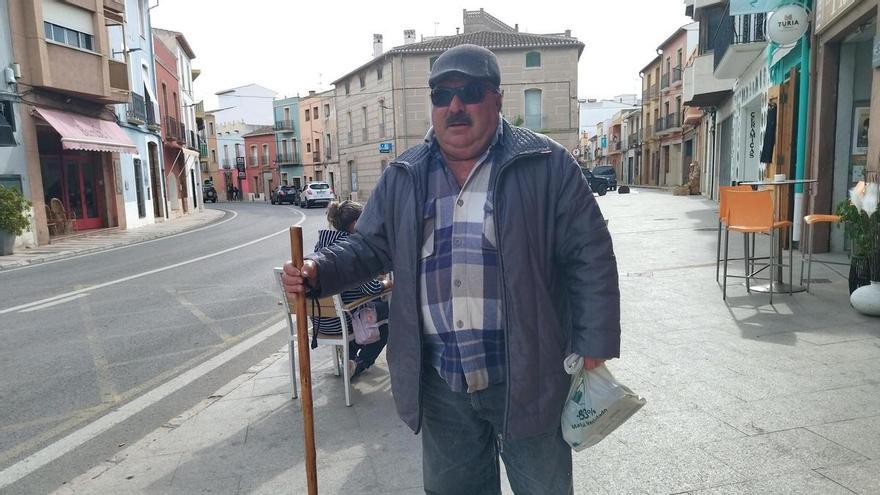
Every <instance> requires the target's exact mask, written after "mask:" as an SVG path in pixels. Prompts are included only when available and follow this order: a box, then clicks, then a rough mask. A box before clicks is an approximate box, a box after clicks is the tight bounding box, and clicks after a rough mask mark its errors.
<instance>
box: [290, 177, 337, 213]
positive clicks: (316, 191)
mask: <svg viewBox="0 0 880 495" xmlns="http://www.w3.org/2000/svg"><path fill="white" fill-rule="evenodd" d="M333 198H334V196H333V189H330V184H327V183H326V182H309V183H308V184H306V187H304V188H303V190H302V193H301V194H300V196H299V205H300V206H304V207H306V208H311V207H312V205H321V206H327V205H329V204H330V202H331V201H333Z"/></svg>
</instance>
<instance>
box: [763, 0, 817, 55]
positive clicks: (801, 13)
mask: <svg viewBox="0 0 880 495" xmlns="http://www.w3.org/2000/svg"><path fill="white" fill-rule="evenodd" d="M809 28H810V14H809V13H807V9H805V8H804V7H803V6H801V5H796V4H789V5H783V6H782V7H779V8H778V9H776V10H775V11H774V12H773V14H771V15H770V18H769V19H767V37H768V38H770V41H772V42H774V43H776V44H777V45H781V46H787V45H791V44H793V43H796V42H797V41H798V40H799V39H801V36H803V35H804V34H805V33H806V32H807V29H809Z"/></svg>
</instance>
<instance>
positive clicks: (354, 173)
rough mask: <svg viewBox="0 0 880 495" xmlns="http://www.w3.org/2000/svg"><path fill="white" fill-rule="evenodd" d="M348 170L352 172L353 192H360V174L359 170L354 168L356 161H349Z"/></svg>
mask: <svg viewBox="0 0 880 495" xmlns="http://www.w3.org/2000/svg"><path fill="white" fill-rule="evenodd" d="M348 169H349V170H350V171H351V192H357V190H358V172H357V168H355V166H354V160H349V162H348Z"/></svg>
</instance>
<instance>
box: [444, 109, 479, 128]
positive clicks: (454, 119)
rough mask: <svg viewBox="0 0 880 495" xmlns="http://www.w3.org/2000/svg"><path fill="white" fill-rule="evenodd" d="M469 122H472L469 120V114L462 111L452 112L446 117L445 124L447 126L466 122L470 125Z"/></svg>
mask: <svg viewBox="0 0 880 495" xmlns="http://www.w3.org/2000/svg"><path fill="white" fill-rule="evenodd" d="M471 123H473V122H472V121H471V116H470V115H468V114H466V113H464V112H459V113H454V114H452V115H450V116H448V117H446V125H447V126H450V125H455V124H468V125H470V124H471Z"/></svg>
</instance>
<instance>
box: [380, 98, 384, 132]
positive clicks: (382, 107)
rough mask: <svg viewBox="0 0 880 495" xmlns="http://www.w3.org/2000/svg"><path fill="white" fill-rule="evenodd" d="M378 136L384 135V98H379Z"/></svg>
mask: <svg viewBox="0 0 880 495" xmlns="http://www.w3.org/2000/svg"><path fill="white" fill-rule="evenodd" d="M379 137H380V138H383V137H385V100H384V99H383V100H379Z"/></svg>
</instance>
